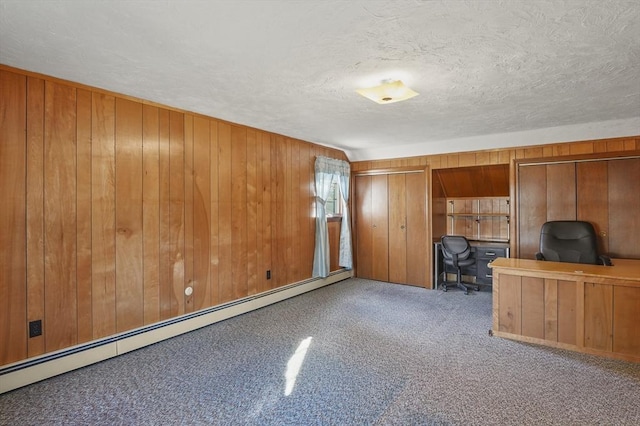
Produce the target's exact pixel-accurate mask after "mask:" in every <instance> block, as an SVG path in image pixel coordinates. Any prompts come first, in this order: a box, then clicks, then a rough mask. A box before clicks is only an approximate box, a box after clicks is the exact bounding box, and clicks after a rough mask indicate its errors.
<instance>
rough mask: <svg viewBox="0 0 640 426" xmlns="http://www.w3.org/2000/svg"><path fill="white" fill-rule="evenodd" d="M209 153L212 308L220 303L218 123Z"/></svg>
mask: <svg viewBox="0 0 640 426" xmlns="http://www.w3.org/2000/svg"><path fill="white" fill-rule="evenodd" d="M209 138H210V145H209V152H210V155H211V157H210V160H209V164H210V167H211V169H210V172H209V173H210V176H211V183H210V187H211V218H210V224H211V242H210V250H211V255H210V260H209V264H210V269H211V275H210V281H211V283H210V287H211V306H214V305H217V304H218V303H220V300H221V296H220V278H219V273H220V251H219V250H220V249H219V247H220V241H219V235H220V234H219V225H218V223H219V222H218V218H219V209H220V197H219V193H220V189H219V178H218V170H219V169H220V167H219V166H218V157H219V154H220V146H219V142H218V140H219V139H218V121H217V120H210V121H209Z"/></svg>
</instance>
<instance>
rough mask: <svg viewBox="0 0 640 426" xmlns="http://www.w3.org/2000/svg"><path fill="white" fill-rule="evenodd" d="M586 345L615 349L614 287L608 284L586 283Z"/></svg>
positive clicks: (594, 347)
mask: <svg viewBox="0 0 640 426" xmlns="http://www.w3.org/2000/svg"><path fill="white" fill-rule="evenodd" d="M584 311H585V312H590V313H591V315H589V316H588V317H585V319H584V346H585V347H587V348H593V349H598V350H602V351H611V350H613V287H612V286H611V285H607V284H595V283H585V285H584Z"/></svg>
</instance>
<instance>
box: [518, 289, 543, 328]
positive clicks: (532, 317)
mask: <svg viewBox="0 0 640 426" xmlns="http://www.w3.org/2000/svg"><path fill="white" fill-rule="evenodd" d="M544 288H545V287H544V279H542V278H537V277H522V290H521V295H522V300H526V301H527V303H523V304H522V334H523V335H524V336H529V337H536V338H538V339H543V338H544V336H545V334H544V329H545V316H544V313H545V305H544V302H545V297H544Z"/></svg>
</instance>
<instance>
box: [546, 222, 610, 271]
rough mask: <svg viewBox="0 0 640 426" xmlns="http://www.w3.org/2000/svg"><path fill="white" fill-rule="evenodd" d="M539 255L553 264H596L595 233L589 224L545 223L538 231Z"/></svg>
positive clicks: (596, 246) (596, 245) (596, 247)
mask: <svg viewBox="0 0 640 426" xmlns="http://www.w3.org/2000/svg"><path fill="white" fill-rule="evenodd" d="M540 253H542V256H544V259H545V260H551V261H555V262H571V263H589V264H598V263H599V262H598V244H597V240H596V231H595V229H594V228H593V225H592V224H591V223H589V222H583V221H578V220H556V221H551V222H547V223H545V224H544V225H542V229H541V230H540Z"/></svg>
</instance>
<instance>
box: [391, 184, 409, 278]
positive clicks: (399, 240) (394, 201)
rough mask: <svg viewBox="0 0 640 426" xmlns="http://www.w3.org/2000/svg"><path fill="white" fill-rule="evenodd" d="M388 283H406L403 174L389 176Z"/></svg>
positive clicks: (405, 204) (405, 209) (405, 212)
mask: <svg viewBox="0 0 640 426" xmlns="http://www.w3.org/2000/svg"><path fill="white" fill-rule="evenodd" d="M388 182H389V281H390V282H392V283H406V281H407V191H406V178H405V174H404V173H402V174H393V175H389V178H388Z"/></svg>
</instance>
